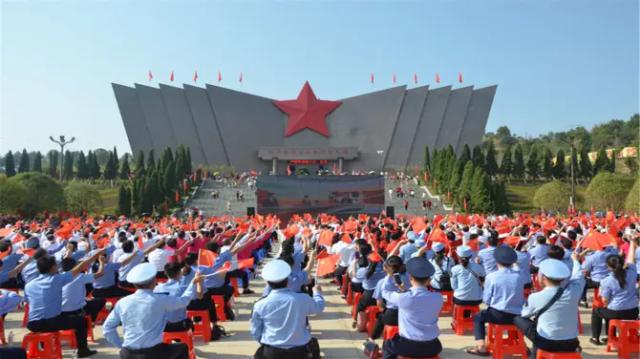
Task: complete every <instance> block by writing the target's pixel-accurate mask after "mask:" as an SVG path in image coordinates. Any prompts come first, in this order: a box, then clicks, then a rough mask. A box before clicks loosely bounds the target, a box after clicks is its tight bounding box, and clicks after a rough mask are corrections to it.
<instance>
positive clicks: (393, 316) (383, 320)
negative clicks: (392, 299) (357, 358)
mask: <svg viewBox="0 0 640 359" xmlns="http://www.w3.org/2000/svg"><path fill="white" fill-rule="evenodd" d="M385 325H398V310H397V309H389V308H387V309H385V310H384V312H382V313H380V315H378V318H377V319H376V325H375V326H374V327H373V332H372V333H371V339H378V338H380V336H382V332H383V331H384V326H385Z"/></svg>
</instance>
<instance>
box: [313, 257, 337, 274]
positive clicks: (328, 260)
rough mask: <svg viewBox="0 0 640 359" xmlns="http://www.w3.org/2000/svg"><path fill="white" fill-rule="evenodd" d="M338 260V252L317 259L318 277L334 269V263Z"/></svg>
mask: <svg viewBox="0 0 640 359" xmlns="http://www.w3.org/2000/svg"><path fill="white" fill-rule="evenodd" d="M339 260H340V255H339V254H333V255H330V256H328V257H324V258H321V259H320V260H318V267H317V269H316V270H317V273H318V277H323V276H325V275H327V274H331V273H333V272H335V270H336V264H337V263H338V261H339Z"/></svg>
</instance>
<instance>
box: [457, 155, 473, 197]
mask: <svg viewBox="0 0 640 359" xmlns="http://www.w3.org/2000/svg"><path fill="white" fill-rule="evenodd" d="M474 170H475V167H474V166H473V162H472V161H471V160H469V161H467V163H465V164H464V169H463V170H462V179H461V180H460V185H459V186H458V204H460V205H462V203H464V199H465V198H466V199H467V201H468V200H469V198H471V185H472V183H473V172H474Z"/></svg>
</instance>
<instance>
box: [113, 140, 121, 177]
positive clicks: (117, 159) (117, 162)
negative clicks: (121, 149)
mask: <svg viewBox="0 0 640 359" xmlns="http://www.w3.org/2000/svg"><path fill="white" fill-rule="evenodd" d="M113 162H114V163H113V164H114V165H115V167H116V168H120V157H118V149H117V148H116V146H113ZM114 177H115V176H114Z"/></svg>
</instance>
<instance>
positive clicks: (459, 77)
mask: <svg viewBox="0 0 640 359" xmlns="http://www.w3.org/2000/svg"><path fill="white" fill-rule="evenodd" d="M458 82H459V83H463V82H464V80H463V79H462V72H458Z"/></svg>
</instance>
